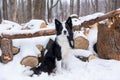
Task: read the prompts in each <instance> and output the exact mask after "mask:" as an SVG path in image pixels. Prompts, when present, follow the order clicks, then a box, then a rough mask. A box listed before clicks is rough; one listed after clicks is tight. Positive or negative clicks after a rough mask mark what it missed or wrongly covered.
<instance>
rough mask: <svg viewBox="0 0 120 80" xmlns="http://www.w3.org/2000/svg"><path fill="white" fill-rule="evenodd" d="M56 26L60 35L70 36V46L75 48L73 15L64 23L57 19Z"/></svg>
mask: <svg viewBox="0 0 120 80" xmlns="http://www.w3.org/2000/svg"><path fill="white" fill-rule="evenodd" d="M55 27H56V31H57V36H59V35H63V36H66V37H67V38H68V41H69V44H70V46H71V47H72V48H73V47H74V40H73V31H72V20H71V17H69V18H68V19H67V21H66V22H65V23H64V24H62V23H61V22H60V21H58V20H57V19H55Z"/></svg>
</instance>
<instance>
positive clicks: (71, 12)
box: [70, 0, 74, 14]
mask: <svg viewBox="0 0 120 80" xmlns="http://www.w3.org/2000/svg"><path fill="white" fill-rule="evenodd" d="M73 7H74V0H70V14H73Z"/></svg>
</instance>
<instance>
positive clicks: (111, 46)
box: [0, 9, 120, 63]
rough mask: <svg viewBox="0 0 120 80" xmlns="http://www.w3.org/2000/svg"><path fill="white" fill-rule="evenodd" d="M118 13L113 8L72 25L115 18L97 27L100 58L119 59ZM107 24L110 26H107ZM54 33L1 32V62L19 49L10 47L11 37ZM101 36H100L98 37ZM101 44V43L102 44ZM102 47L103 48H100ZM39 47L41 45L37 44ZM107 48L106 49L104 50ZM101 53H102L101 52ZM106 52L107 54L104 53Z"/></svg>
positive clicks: (78, 28)
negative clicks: (110, 22) (109, 22)
mask: <svg viewBox="0 0 120 80" xmlns="http://www.w3.org/2000/svg"><path fill="white" fill-rule="evenodd" d="M119 14H120V9H119V10H115V11H112V12H109V13H107V14H105V15H103V16H100V17H97V18H95V19H92V20H89V21H85V22H83V23H82V24H81V25H80V26H78V27H73V30H80V29H81V27H83V26H84V27H87V26H90V25H93V24H95V23H98V22H99V21H102V20H105V19H110V18H114V17H115V18H116V19H115V21H114V23H113V24H112V25H107V24H108V23H106V24H101V25H99V28H98V43H97V50H98V54H99V56H100V57H101V58H108V59H111V58H115V59H118V60H120V56H119V53H120V51H119V50H120V48H119V46H120V44H119V40H120V39H119V36H120V35H119V32H120V30H119V27H120V19H119V18H118V17H116V16H118V15H119ZM107 26H111V27H110V28H108V27H107ZM103 32H104V33H103ZM54 34H56V31H55V30H54V29H51V30H40V31H37V32H35V33H33V34H32V33H23V34H13V35H9V34H5V33H4V34H1V36H0V46H1V50H2V56H1V61H2V62H3V63H7V62H9V61H11V60H12V59H13V55H14V54H16V53H18V52H19V49H15V48H12V40H11V39H20V38H32V37H38V36H48V35H54ZM100 36H101V37H100ZM102 44H103V45H102ZM100 47H103V48H100ZM38 48H39V49H41V47H39V46H38ZM106 50H108V51H106ZM105 52H106V53H105ZM101 53H103V54H101ZM105 54H107V55H105ZM112 56H113V57H112Z"/></svg>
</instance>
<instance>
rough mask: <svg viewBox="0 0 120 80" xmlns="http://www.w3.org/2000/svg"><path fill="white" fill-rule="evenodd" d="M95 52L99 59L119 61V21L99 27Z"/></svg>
mask: <svg viewBox="0 0 120 80" xmlns="http://www.w3.org/2000/svg"><path fill="white" fill-rule="evenodd" d="M97 51H98V56H99V57H100V58H104V59H116V60H120V20H118V21H117V20H116V21H115V22H114V23H113V24H112V25H111V26H110V27H109V26H108V25H107V24H100V25H99V27H98V41H97Z"/></svg>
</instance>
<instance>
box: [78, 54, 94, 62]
mask: <svg viewBox="0 0 120 80" xmlns="http://www.w3.org/2000/svg"><path fill="white" fill-rule="evenodd" d="M76 57H77V58H78V59H80V60H82V61H85V62H86V61H88V62H89V61H91V60H93V59H95V55H93V54H91V55H89V56H88V57H84V56H76Z"/></svg>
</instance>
